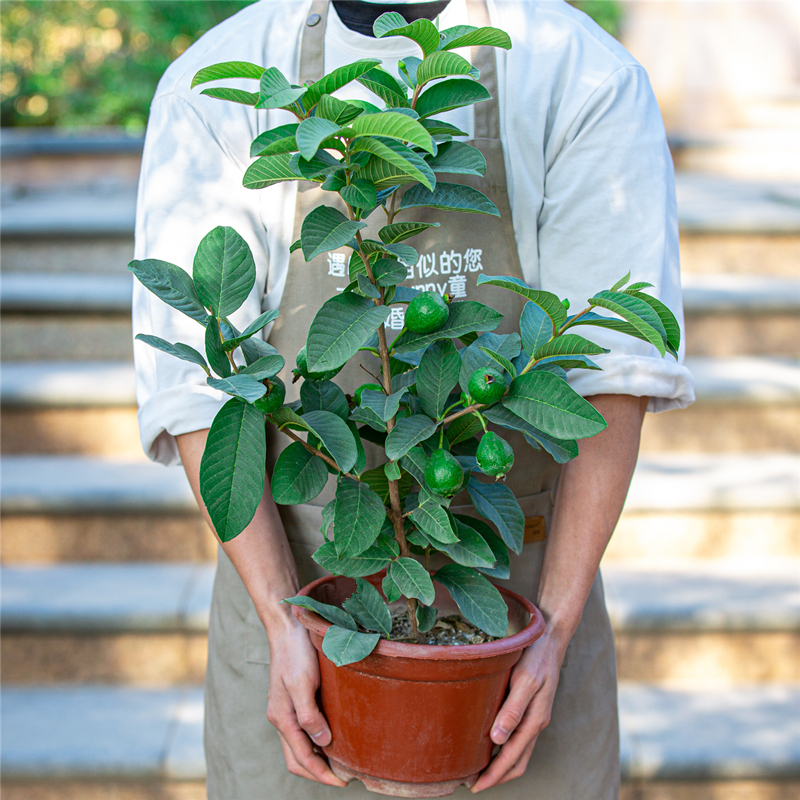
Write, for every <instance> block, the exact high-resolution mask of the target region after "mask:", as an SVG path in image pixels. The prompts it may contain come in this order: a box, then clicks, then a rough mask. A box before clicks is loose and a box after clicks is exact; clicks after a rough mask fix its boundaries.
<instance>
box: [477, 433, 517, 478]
mask: <svg viewBox="0 0 800 800" xmlns="http://www.w3.org/2000/svg"><path fill="white" fill-rule="evenodd" d="M475 457H476V458H477V459H478V466H479V467H480V468H481V472H483V474H484V475H491V476H492V477H493V478H502V477H504V476H505V475H506V473H507V472H508V471H509V470H510V469H511V467H512V465H513V464H514V451H513V450H512V449H511V445H510V444H509V443H508V442H507V441H506V440H505V439H503V438H501V437H500V436H498V435H497V434H496V433H493V432H492V431H488V432H487V433H484V434H483V436H482V437H481V441H480V444H479V445H478V452H477V453H476V454H475Z"/></svg>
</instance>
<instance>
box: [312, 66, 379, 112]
mask: <svg viewBox="0 0 800 800" xmlns="http://www.w3.org/2000/svg"><path fill="white" fill-rule="evenodd" d="M380 63H381V62H380V59H377V58H363V59H361V60H359V61H354V62H353V63H352V64H345V66H343V67H339V68H338V69H334V70H331V72H329V73H328V74H327V75H325V76H324V77H323V78H320V79H319V80H318V81H317V82H316V83H312V84H311V86H310V87H309V88H308V91H307V92H306V94H305V97H303V107H304V108H305V110H306V111H311V109H312V108H313V107H314V106H315V105H316V104H317V103H318V102H319V101H320V98H321V97H322V95H324V94H333V93H334V92H335V91H337V90H338V89H341V88H342V86H346V85H347V84H348V83H350V81H354V80H356V79H357V78H359V77H360V76H361V75H363V74H364V73H365V72H369V71H370V70H371V69H372V68H373V67H377V66H378V64H380Z"/></svg>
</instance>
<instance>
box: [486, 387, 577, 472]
mask: <svg viewBox="0 0 800 800" xmlns="http://www.w3.org/2000/svg"><path fill="white" fill-rule="evenodd" d="M559 380H560V378H559ZM483 414H484V416H485V417H486V419H488V420H489V421H490V422H494V423H495V425H500V426H501V427H503V428H508V429H509V430H512V431H521V432H522V433H524V434H525V436H526V437H529V439H533V440H534V442H536V444H538V445H539V447H542V448H543V449H544V450H546V451H547V452H548V453H550V455H551V456H553V458H554V459H555V460H556V461H557V462H558V463H559V464H565V463H566V462H567V461H571V460H572V459H573V458H575V456H577V455H578V444H577V442H576V441H575V440H574V439H559V438H558V437H555V436H551V435H550V434H548V433H545V432H544V431H541V430H539V429H538V428H536V427H534V426H533V425H531V424H530V423H529V422H526V421H525V420H524V419H522V417H520V416H517V415H516V414H515V413H514V412H513V411H511V410H510V409H508V408H506V407H505V406H504V405H496V406H493V407H492V408H489V409H487V410H486V411H484V412H483Z"/></svg>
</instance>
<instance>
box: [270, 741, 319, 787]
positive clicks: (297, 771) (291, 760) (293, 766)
mask: <svg viewBox="0 0 800 800" xmlns="http://www.w3.org/2000/svg"><path fill="white" fill-rule="evenodd" d="M278 735H279V736H280V739H281V748H282V749H283V759H284V761H285V762H286V768H287V769H288V770H289V772H291V773H292V775H297V777H298V778H305V779H306V780H309V781H316V778H314V776H313V775H312V774H311V773H310V772H309V771H308V770H307V769H305V767H302V766H301V765H300V763H299V762H298V760H297V759H296V758H295V757H294V753H293V752H292V748H291V747H289V744H288V742H287V741H286V739H285V738H284V737H283V736H282V735H281V734H280V733H279V734H278Z"/></svg>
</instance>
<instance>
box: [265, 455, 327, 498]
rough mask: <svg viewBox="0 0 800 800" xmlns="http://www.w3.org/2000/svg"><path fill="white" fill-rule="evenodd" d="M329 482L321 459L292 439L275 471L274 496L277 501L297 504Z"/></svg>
mask: <svg viewBox="0 0 800 800" xmlns="http://www.w3.org/2000/svg"><path fill="white" fill-rule="evenodd" d="M327 482H328V470H327V469H325V463H324V462H323V461H322V459H321V458H317V456H315V455H314V454H313V453H309V452H308V450H306V448H305V447H303V445H302V444H301V443H300V442H292V443H291V444H290V445H289V446H288V447H287V448H286V449H285V450H284V451H283V452H282V453H281V454H280V455H279V456H278V460H277V462H276V463H275V470H274V472H273V473H272V497H273V498H274V500H275V502H276V503H279V504H280V505H284V506H295V505H299V504H300V503H308V502H309V501H311V500H313V499H314V498H315V497H316V496H317V495H318V494H319V493H320V492H321V491H322V490H323V489H324V488H325V484H326V483H327Z"/></svg>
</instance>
